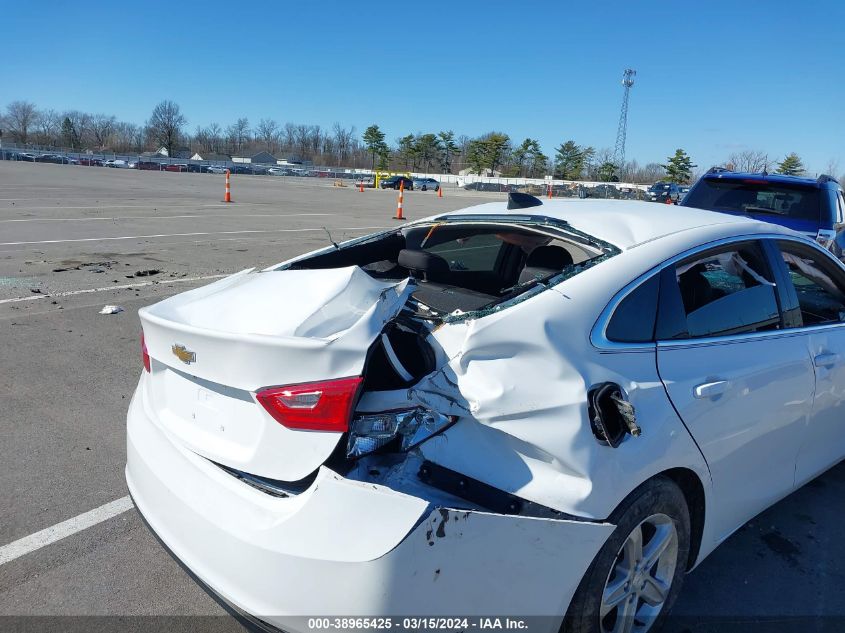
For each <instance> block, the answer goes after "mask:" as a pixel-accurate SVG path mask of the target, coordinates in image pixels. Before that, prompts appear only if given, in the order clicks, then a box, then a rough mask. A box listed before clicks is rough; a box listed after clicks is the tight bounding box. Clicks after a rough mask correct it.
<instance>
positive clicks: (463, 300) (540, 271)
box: [291, 222, 603, 313]
mask: <svg viewBox="0 0 845 633" xmlns="http://www.w3.org/2000/svg"><path fill="white" fill-rule="evenodd" d="M602 254H603V251H602V250H601V249H600V248H598V247H597V246H594V245H591V244H589V243H585V242H584V241H581V242H579V241H578V240H576V239H567V236H566V235H565V234H563V233H561V232H560V231H553V230H549V229H540V228H535V227H532V226H524V225H519V224H516V223H509V224H501V223H497V224H494V223H479V222H471V223H469V222H468V223H460V222H444V223H433V224H425V225H416V226H411V227H407V228H404V229H400V230H397V231H394V232H391V233H387V234H382V235H380V236H378V237H377V238H374V239H372V240H368V241H366V242H362V243H358V244H353V245H350V246H348V247H341V248H339V249H337V250H334V251H330V252H327V253H322V254H320V255H316V256H314V257H310V258H308V259H305V260H302V261H299V262H295V263H294V264H292V265H291V268H293V269H315V268H335V267H342V266H352V265H355V266H360V267H361V268H362V269H363V270H364V271H366V272H367V273H368V274H369V275H371V276H372V277H374V278H377V279H385V280H390V279H395V280H397V281H398V280H401V279H405V278H407V277H411V278H412V279H413V280H414V281H415V283H416V284H417V290H416V291H415V292H414V294H413V296H414V298H415V299H416V300H417V301H419V302H420V303H422V304H425V305H426V306H428V307H430V308H432V309H434V310H436V311H438V312H441V313H450V312H453V311H455V310H461V311H471V310H478V309H481V308H484V307H486V306H490V305H493V304H496V303H498V302H500V301H503V300H506V299H508V298H510V297H512V296H515V295H518V294H520V293H522V292H524V291H525V290H526V289H528V288H529V287H532V286H533V285H535V284H536V283H539V282H542V281H543V280H545V279H548V278H550V277H553V276H554V275H557V274H560V273H561V272H563V271H564V270H566V269H567V267H570V266H577V265H579V264H583V263H584V262H587V261H589V260H591V259H593V258H596V257H598V256H600V255H602Z"/></svg>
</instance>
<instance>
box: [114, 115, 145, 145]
mask: <svg viewBox="0 0 845 633" xmlns="http://www.w3.org/2000/svg"><path fill="white" fill-rule="evenodd" d="M140 132H141V129H140V128H139V127H138V126H137V125H135V124H134V123H127V122H125V121H120V122H118V123H115V124H114V130H113V132H112V136H113V139H114V150H115V151H118V152H131V151H140V150H141V147H142V143H141V142H140V136H139V135H140Z"/></svg>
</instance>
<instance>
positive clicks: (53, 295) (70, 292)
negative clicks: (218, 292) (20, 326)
mask: <svg viewBox="0 0 845 633" xmlns="http://www.w3.org/2000/svg"><path fill="white" fill-rule="evenodd" d="M229 274H230V273H226V274H224V275H205V276H203V277H181V278H179V279H167V278H163V279H161V280H156V281H139V282H138V283H135V284H121V285H120V286H103V287H102V288H86V289H84V290H65V291H64V292H53V293H49V294H37V295H30V296H28V297H12V298H11V299H0V304H4V303H20V302H21V301H38V300H39V299H51V298H53V299H54V298H56V297H72V296H74V295H86V294H91V293H93V292H106V291H107V290H125V289H126V288H143V287H144V286H152V285H155V284H158V285H159V286H163V285H166V284H180V283H181V284H183V283H187V282H191V281H204V280H207V279H220V278H221V277H228V276H229Z"/></svg>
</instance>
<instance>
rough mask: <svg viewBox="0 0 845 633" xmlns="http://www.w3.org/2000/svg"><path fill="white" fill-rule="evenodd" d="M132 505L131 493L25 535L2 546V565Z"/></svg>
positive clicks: (130, 507)
mask: <svg viewBox="0 0 845 633" xmlns="http://www.w3.org/2000/svg"><path fill="white" fill-rule="evenodd" d="M132 507H133V504H132V500H131V499H130V498H129V495H127V496H125V497H121V498H120V499H115V500H114V501H111V502H109V503H107V504H105V505H102V506H100V507H99V508H94V509H93V510H89V511H88V512H84V513H83V514H80V515H79V516H75V517H73V518H72V519H68V520H67V521H62V522H61V523H56V525H53V526H51V527H48V528H46V529H44V530H41V531H40V532H35V534H30V535H29V536H24V537H23V538H20V539H18V540H17V541H12V542H11V543H9V544H8V545H4V546H2V547H0V565H4V564H6V563H8V562H9V561H13V560H15V559H16V558H20V557H21V556H23V555H24V554H29V553H30V552H34V551H35V550H39V549H41V548H42V547H45V546H47V545H50V544H51V543H55V542H56V541H60V540H61V539H63V538H66V537H68V536H71V535H73V534H76V533H77V532H81V531H82V530H87V529H88V528H89V527H93V526H95V525H97V524H98V523H102V522H103V521H107V520H108V519H111V518H112V517H116V516H117V515H118V514H122V513H124V512H126V511H127V510H130V509H132Z"/></svg>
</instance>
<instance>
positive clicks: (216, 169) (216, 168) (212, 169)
mask: <svg viewBox="0 0 845 633" xmlns="http://www.w3.org/2000/svg"><path fill="white" fill-rule="evenodd" d="M226 169H227V168H226V167H221V166H220V165H209V166H208V173H209V174H225V173H226Z"/></svg>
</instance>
